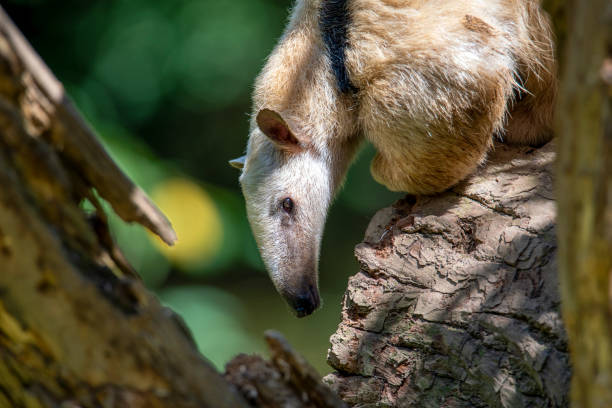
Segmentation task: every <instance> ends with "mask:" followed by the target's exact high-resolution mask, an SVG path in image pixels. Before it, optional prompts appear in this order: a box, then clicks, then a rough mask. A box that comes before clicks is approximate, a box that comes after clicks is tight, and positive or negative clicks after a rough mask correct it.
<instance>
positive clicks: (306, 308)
mask: <svg viewBox="0 0 612 408" xmlns="http://www.w3.org/2000/svg"><path fill="white" fill-rule="evenodd" d="M282 295H283V297H284V298H285V300H286V301H287V303H289V306H291V307H292V308H293V310H294V311H295V313H296V315H297V317H304V316H308V315H309V314H311V313H312V312H314V311H315V310H317V308H318V307H319V306H320V305H321V297H320V296H319V290H318V289H317V287H316V285H315V284H308V285H307V286H305V287H303V288H300V289H299V290H296V291H290V292H285V293H282Z"/></svg>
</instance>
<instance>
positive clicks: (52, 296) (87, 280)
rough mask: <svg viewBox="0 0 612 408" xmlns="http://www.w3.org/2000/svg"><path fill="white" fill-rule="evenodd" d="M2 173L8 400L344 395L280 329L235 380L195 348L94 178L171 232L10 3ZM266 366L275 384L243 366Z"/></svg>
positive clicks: (181, 401)
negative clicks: (112, 230) (134, 257)
mask: <svg viewBox="0 0 612 408" xmlns="http://www.w3.org/2000/svg"><path fill="white" fill-rule="evenodd" d="M0 186H1V188H0V408H9V407H10V408H19V407H24V408H25V407H27V408H37V407H64V408H69V407H92V408H93V407H96V408H97V407H113V408H114V407H118V408H123V407H126V408H127V407H129V408H139V407H143V408H144V407H146V408H150V407H153V408H155V407H160V408H161V407H172V408H180V407H194V408H195V407H214V408H223V407H227V408H240V407H248V406H261V407H264V406H265V407H271V408H275V407H279V408H280V407H301V406H304V407H310V406H313V405H312V404H313V403H316V406H319V407H329V408H340V407H342V406H344V404H343V403H342V402H341V401H340V399H339V398H338V397H337V396H336V395H335V394H333V393H332V392H331V391H330V390H329V389H328V388H327V387H326V386H324V385H323V384H322V383H321V382H320V378H319V377H318V376H317V375H316V373H314V372H313V369H312V368H311V367H310V366H309V365H308V364H307V363H306V362H305V361H304V360H303V359H301V358H300V357H299V356H297V355H296V354H295V353H294V352H293V351H292V350H291V349H290V347H289V346H288V345H287V344H286V343H284V341H283V340H282V339H281V338H280V337H279V336H278V335H274V334H272V335H269V339H268V341H269V343H270V346H271V349H272V355H273V361H272V363H266V362H263V361H262V360H261V359H259V360H258V361H260V362H261V365H264V366H265V371H262V370H260V369H258V368H257V367H247V366H246V365H240V364H235V366H237V367H238V368H239V369H238V373H237V374H236V375H235V376H234V377H231V376H230V375H228V376H227V378H228V379H230V380H231V379H234V380H235V381H236V383H237V384H238V387H236V386H234V385H232V384H231V383H230V382H228V381H227V380H226V379H225V378H224V377H222V376H221V375H220V374H219V373H217V372H216V371H215V370H214V368H213V367H212V366H211V364H209V363H208V362H207V361H206V360H205V359H204V358H203V357H202V356H201V355H200V354H199V353H198V352H197V349H196V346H195V344H194V342H193V340H192V338H191V336H190V334H189V332H188V331H187V330H186V328H185V326H184V324H183V323H182V321H181V320H180V318H179V317H177V316H176V315H174V314H173V313H172V312H171V311H170V310H168V309H166V308H164V307H162V306H161V305H160V304H159V302H158V301H157V299H156V298H155V297H154V296H153V295H151V294H150V293H148V292H147V291H146V289H145V288H144V287H143V285H142V283H141V282H140V280H138V279H137V278H136V275H135V273H134V271H133V270H132V269H131V267H130V266H129V265H128V263H127V262H126V261H125V259H124V258H123V256H122V255H121V252H120V251H119V249H118V248H116V247H115V245H114V243H113V241H112V239H111V238H110V234H109V231H108V225H107V223H106V216H105V214H104V212H103V211H102V208H101V205H100V203H99V201H98V199H97V196H96V194H95V193H94V190H95V191H96V192H97V193H98V194H99V195H100V196H101V197H102V198H104V199H105V200H107V201H108V202H109V203H110V204H111V205H112V207H113V209H114V210H115V211H116V212H117V213H118V214H119V215H120V216H121V217H122V218H123V219H124V220H125V221H127V222H132V221H135V222H138V223H140V224H142V225H144V226H146V227H147V228H149V229H150V230H151V231H153V232H154V233H156V234H158V235H159V236H160V237H161V238H162V239H163V240H164V241H166V242H168V243H172V242H173V241H174V240H175V236H174V231H173V230H172V228H171V226H170V224H169V223H168V221H167V220H166V218H165V217H164V216H163V214H161V213H160V212H159V210H158V209H157V208H156V207H155V206H154V205H153V204H152V203H151V202H150V201H149V199H148V198H147V197H146V195H145V194H144V193H143V192H142V191H141V190H140V189H139V188H138V187H136V186H135V185H134V184H132V182H131V181H130V180H129V179H128V178H127V177H126V176H125V175H124V174H123V173H122V172H121V171H120V170H119V169H118V168H117V166H116V165H115V164H114V163H113V161H112V160H111V159H110V157H109V156H108V154H107V153H106V152H105V151H104V149H103V148H102V147H101V145H100V144H99V142H98V141H97V140H96V137H95V135H94V133H93V132H92V131H91V129H90V128H89V127H88V126H87V125H86V124H85V122H84V121H83V119H82V118H81V117H80V116H79V114H78V113H77V112H76V110H75V109H74V107H73V106H72V105H71V103H70V101H69V100H68V99H67V97H66V95H65V94H64V91H63V88H62V86H61V84H60V83H59V82H58V81H57V80H56V79H55V77H54V76H53V75H52V74H51V72H50V71H49V70H48V68H47V67H46V66H45V65H44V63H43V62H42V61H41V60H40V59H39V57H38V56H37V55H36V54H35V53H34V51H33V50H32V49H31V48H30V46H29V44H27V42H26V41H25V39H24V38H23V37H22V36H21V34H20V33H19V32H18V30H17V29H16V28H15V27H14V26H13V24H12V22H11V21H10V20H9V18H8V17H7V16H6V14H5V13H4V11H3V10H2V9H1V8H0ZM85 200H89V201H90V202H91V204H92V205H93V207H94V208H95V209H96V210H95V211H94V213H93V214H89V215H87V214H85V212H84V211H83V209H82V208H81V206H80V204H81V203H82V201H85ZM241 367H246V368H245V369H244V370H243V369H242V368H241ZM262 372H265V373H266V375H270V376H271V377H272V378H274V379H275V383H274V384H273V386H268V387H267V388H265V387H264V386H261V385H259V384H255V385H252V386H250V388H249V387H247V386H246V385H245V384H246V383H247V381H246V380H244V379H243V378H242V377H241V376H245V375H251V376H252V377H257V378H258V377H261V376H262V374H261V373H262ZM258 387H259V388H258ZM260 390H261V391H264V390H268V391H270V390H271V391H270V392H273V393H274V396H275V397H276V398H272V399H266V398H263V397H261V398H258V393H259V392H260ZM239 391H242V392H243V393H244V394H245V396H247V397H248V399H249V401H250V402H251V404H249V402H247V399H245V398H244V397H243V396H242V395H241V393H240V392H239ZM278 395H283V396H285V397H286V398H287V399H288V400H291V401H294V402H296V401H297V402H296V403H295V404H293V405H287V404H285V402H286V401H287V400H283V399H281V398H278ZM262 401H263V402H265V405H264V404H263V403H261V404H260V402H262ZM313 401H314V402H313ZM296 404H297V405H296Z"/></svg>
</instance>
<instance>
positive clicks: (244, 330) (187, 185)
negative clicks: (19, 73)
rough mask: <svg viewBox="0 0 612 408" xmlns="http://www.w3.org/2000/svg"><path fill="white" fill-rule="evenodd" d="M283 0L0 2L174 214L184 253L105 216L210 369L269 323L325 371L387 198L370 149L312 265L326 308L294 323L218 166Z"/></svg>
mask: <svg viewBox="0 0 612 408" xmlns="http://www.w3.org/2000/svg"><path fill="white" fill-rule="evenodd" d="M290 6H291V4H290V2H289V1H288V0H234V1H231V2H228V1H213V0H175V1H172V2H162V1H150V0H90V1H87V2H83V1H80V0H79V1H77V0H67V1H52V0H20V1H18V0H8V2H7V3H6V4H3V7H5V9H6V11H7V12H8V13H9V15H10V16H11V17H12V18H13V19H14V21H15V23H16V24H17V25H18V27H20V29H21V30H22V31H23V32H24V34H25V35H26V37H28V39H29V40H30V41H31V42H32V44H33V45H34V47H35V49H36V50H37V51H38V52H39V53H40V54H41V56H42V57H43V59H44V60H45V61H46V62H47V64H48V65H49V66H50V67H51V69H52V70H53V71H54V72H55V74H56V75H57V76H58V77H59V79H60V80H61V81H62V82H63V83H64V85H65V87H66V89H67V90H68V92H69V94H70V95H71V96H72V98H73V99H74V100H75V101H76V104H77V105H78V106H79V108H80V109H81V110H82V112H83V114H84V115H85V116H86V117H87V118H88V120H89V121H90V122H91V123H92V124H93V126H94V127H95V128H96V129H97V130H98V132H99V134H100V135H101V137H102V139H103V142H104V143H105V145H106V146H107V148H108V149H109V151H110V152H111V154H112V155H113V157H114V158H115V159H116V160H117V161H118V162H119V163H120V165H121V167H122V168H123V169H124V170H125V171H126V172H127V173H128V174H129V175H130V177H132V179H133V180H135V181H136V182H137V183H138V184H139V185H140V186H141V187H142V188H143V189H144V190H145V191H147V192H148V193H149V194H152V196H153V197H154V198H156V200H157V201H158V202H160V203H163V205H162V207H164V206H166V207H167V208H168V209H167V210H166V211H168V215H169V216H170V218H171V220H172V218H173V214H175V215H174V217H175V218H176V220H178V218H179V217H180V218H181V221H180V222H177V223H176V224H177V229H179V228H178V227H179V225H178V224H180V229H179V230H178V231H177V232H178V234H179V240H183V242H180V243H179V246H180V245H184V246H189V248H188V249H183V250H181V249H180V248H177V251H178V253H169V252H167V251H166V250H164V249H160V245H159V244H158V243H156V242H155V238H153V237H152V236H151V235H150V234H148V233H147V232H146V231H144V229H142V228H141V227H139V226H134V225H126V224H124V223H123V222H121V221H120V220H118V219H117V218H116V217H111V221H112V229H113V233H114V235H115V237H116V239H117V241H118V242H119V245H120V247H121V248H122V249H123V250H124V252H125V254H126V256H127V258H128V259H129V260H130V262H131V263H132V264H133V265H134V266H135V267H136V269H137V270H138V271H139V273H140V274H141V275H142V276H143V278H144V280H145V282H146V283H147V284H148V285H149V287H151V288H152V289H153V290H155V291H156V292H157V293H158V294H159V296H160V298H161V300H162V301H163V302H165V303H166V304H168V305H170V306H171V307H173V308H174V309H175V310H176V311H177V312H179V313H180V314H181V315H182V316H183V318H184V319H185V321H186V323H187V324H188V325H189V327H190V328H191V330H192V331H193V333H194V337H195V339H196V342H197V344H198V346H199V347H200V349H201V350H202V352H203V353H204V354H205V355H206V356H207V357H208V358H209V359H210V360H211V361H212V362H213V363H215V364H216V365H217V366H218V367H219V368H222V367H223V365H224V363H225V362H226V361H227V360H228V359H229V358H230V357H231V356H233V355H235V354H237V353H239V352H246V353H253V352H262V353H265V347H264V343H263V341H262V332H263V331H264V330H266V329H270V328H274V329H277V330H280V331H282V332H283V333H285V335H286V336H287V337H288V339H289V340H290V341H291V342H292V343H293V344H294V345H295V346H296V347H297V348H298V350H299V351H301V352H302V353H303V354H304V355H305V356H306V357H307V358H308V359H309V360H310V361H312V362H313V363H314V365H315V366H316V367H317V368H318V369H319V370H320V371H321V372H328V371H329V368H327V366H326V365H325V355H326V350H327V347H328V339H329V336H330V334H331V333H332V332H333V331H334V330H335V327H336V325H337V323H338V321H339V320H340V302H341V298H342V295H343V293H344V289H345V287H346V281H347V278H348V276H350V275H352V274H354V273H355V272H357V270H358V266H357V264H356V262H355V261H354V259H353V247H354V245H355V244H356V243H358V242H359V241H360V240H361V237H362V236H363V232H364V230H365V227H366V225H367V223H368V221H369V219H370V218H371V216H372V215H373V214H374V212H375V211H376V210H377V209H379V208H381V207H383V206H386V205H388V204H390V203H391V202H392V201H393V200H394V199H395V198H396V197H397V195H395V194H392V193H390V192H388V191H387V190H385V189H384V188H383V187H382V186H380V185H378V184H376V183H375V182H374V181H373V180H372V179H371V177H370V175H369V161H370V159H371V156H372V154H373V152H372V148H371V147H368V148H367V149H366V151H365V152H362V154H361V155H360V156H359V159H358V160H357V163H356V164H355V165H354V166H353V168H352V169H351V171H350V174H349V177H348V180H347V183H346V186H345V188H344V190H343V192H342V193H341V194H340V196H339V198H338V199H337V200H336V202H335V204H334V206H333V208H332V210H331V213H330V216H329V221H328V224H327V227H326V233H325V237H324V240H323V247H322V257H321V263H320V273H321V280H320V286H321V292H322V296H323V300H324V303H325V304H324V307H323V308H322V310H320V311H318V312H316V313H315V314H314V315H312V316H311V317H308V318H306V319H302V320H298V319H296V318H295V317H294V316H293V314H292V313H291V311H290V310H289V308H288V307H287V306H285V304H284V303H283V301H282V300H281V299H280V297H279V296H278V295H277V293H276V292H275V290H274V288H273V287H272V284H271V283H270V282H269V280H268V278H267V276H266V275H265V271H264V270H263V266H262V263H261V261H260V259H259V255H258V252H257V248H256V246H255V243H254V240H253V238H252V236H251V232H250V230H249V226H248V223H247V220H246V215H245V210H244V203H243V200H242V197H241V194H240V190H239V186H238V181H237V179H238V173H237V172H236V170H234V169H231V168H230V167H229V166H228V165H227V160H228V159H231V158H233V157H236V156H239V155H240V154H242V152H243V151H244V149H245V145H246V138H247V131H248V114H249V111H250V91H251V89H252V83H253V80H254V78H255V76H256V75H257V72H258V71H259V70H260V68H261V66H262V64H263V62H264V60H265V58H266V56H267V55H268V53H269V52H270V51H271V49H272V47H273V46H274V44H275V42H276V40H277V38H278V37H279V36H280V34H281V32H282V29H283V26H284V24H285V21H286V19H287V14H288V9H289V7H290ZM173 180H174V181H176V180H180V183H179V184H180V185H181V186H182V188H178V189H177V188H176V183H172V182H171V181H173ZM171 186H174V187H171ZM185 218H186V219H187V220H188V222H184V221H182V220H183V219H185ZM185 225H186V226H185ZM216 225H218V226H220V227H219V228H217V227H215V226H216ZM202 231H204V232H205V233H204V234H203V233H202ZM215 231H217V232H215ZM206 234H215V236H214V237H212V238H215V239H213V240H211V237H210V236H206ZM217 241H218V242H217ZM198 245H201V247H198ZM206 245H209V246H210V248H213V249H210V248H209V247H206ZM194 248H195V249H194ZM198 248H201V249H202V250H198ZM206 248H208V249H206ZM205 249H206V250H205Z"/></svg>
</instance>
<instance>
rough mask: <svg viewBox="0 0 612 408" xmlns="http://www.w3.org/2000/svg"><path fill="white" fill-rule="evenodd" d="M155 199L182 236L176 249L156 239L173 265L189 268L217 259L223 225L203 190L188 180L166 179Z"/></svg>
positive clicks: (154, 191)
mask: <svg viewBox="0 0 612 408" xmlns="http://www.w3.org/2000/svg"><path fill="white" fill-rule="evenodd" d="M151 198H152V199H153V201H154V202H155V203H156V204H157V205H158V206H159V208H160V209H161V210H162V211H163V212H164V214H166V216H167V217H168V219H170V222H171V223H172V226H173V227H174V230H175V231H176V233H177V235H178V241H177V243H176V244H175V245H174V246H172V247H168V246H166V245H164V244H163V243H162V242H161V241H160V240H159V239H154V240H153V242H154V243H155V246H156V247H157V248H158V249H159V250H160V252H162V253H163V254H164V255H165V256H166V257H167V258H168V259H169V260H170V261H171V262H173V263H175V264H177V265H178V266H180V267H189V266H192V265H194V264H198V265H199V264H201V263H203V262H206V261H209V260H210V259H212V258H213V257H214V256H215V254H216V253H217V252H218V251H219V249H220V247H221V243H222V239H223V225H222V223H221V216H220V214H219V211H218V210H217V207H216V206H215V203H214V202H213V200H212V198H211V197H210V195H208V193H206V191H205V190H204V189H203V188H202V187H200V186H199V185H198V184H196V183H195V182H193V181H191V180H188V179H186V178H174V179H169V180H164V181H163V182H161V183H159V184H158V185H157V186H155V188H154V190H153V192H152V194H151Z"/></svg>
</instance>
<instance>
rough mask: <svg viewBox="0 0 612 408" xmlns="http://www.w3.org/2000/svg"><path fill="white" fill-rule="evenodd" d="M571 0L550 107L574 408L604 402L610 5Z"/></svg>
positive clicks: (610, 213)
mask: <svg viewBox="0 0 612 408" xmlns="http://www.w3.org/2000/svg"><path fill="white" fill-rule="evenodd" d="M572 3H573V6H572V8H571V10H572V16H571V19H570V24H569V36H568V41H567V48H566V50H565V55H566V59H565V64H564V66H563V72H564V74H563V76H562V87H561V94H560V104H559V109H558V111H557V135H558V137H559V164H558V186H557V196H558V197H559V250H560V262H559V266H560V270H559V272H560V276H561V283H562V292H563V315H564V319H565V323H566V325H567V330H568V335H569V340H570V349H571V350H572V366H573V368H574V378H573V381H572V398H571V400H572V406H574V407H585V408H586V407H612V103H611V98H612V3H610V2H609V1H607V0H593V1H589V2H581V1H574V2H572Z"/></svg>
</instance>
